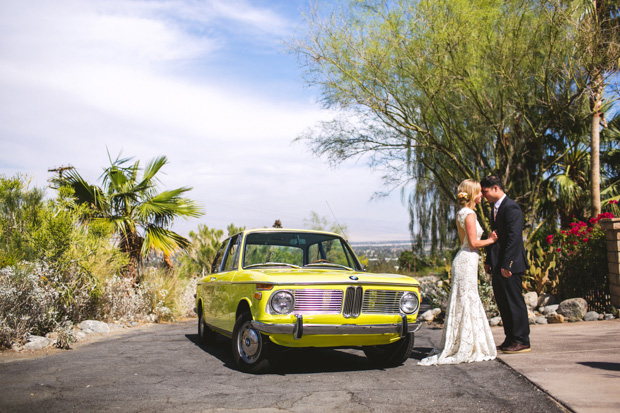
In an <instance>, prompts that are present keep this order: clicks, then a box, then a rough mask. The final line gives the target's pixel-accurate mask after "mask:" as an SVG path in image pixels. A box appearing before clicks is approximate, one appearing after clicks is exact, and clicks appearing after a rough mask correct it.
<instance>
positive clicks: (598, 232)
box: [526, 212, 614, 312]
mask: <svg viewBox="0 0 620 413" xmlns="http://www.w3.org/2000/svg"><path fill="white" fill-rule="evenodd" d="M613 217H614V215H613V214H612V213H609V212H605V213H602V214H600V215H599V216H598V217H596V218H592V219H590V221H589V222H588V223H586V222H583V221H579V220H575V221H574V222H572V223H571V224H570V228H567V229H562V230H560V231H559V232H558V233H555V234H549V235H547V237H546V240H545V242H546V243H547V244H548V246H547V249H546V250H543V249H542V248H541V250H542V251H543V253H542V254H541V252H540V250H538V251H537V250H536V249H533V250H532V252H534V253H535V254H534V259H533V261H534V263H535V264H538V265H540V267H539V269H538V270H539V273H541V274H549V275H548V276H547V278H548V279H549V282H547V283H545V284H543V285H542V286H543V288H541V291H542V292H546V293H551V294H557V295H559V296H560V298H561V299H566V298H574V297H581V298H584V299H585V300H586V301H587V302H588V305H589V307H590V308H591V309H592V310H595V311H599V312H604V311H608V310H609V307H610V295H609V284H608V279H607V245H606V241H605V232H604V231H603V230H602V229H601V227H600V225H599V223H598V222H599V220H600V219H601V218H613ZM532 274H534V275H532ZM535 274H536V273H534V272H533V271H531V270H530V272H529V273H528V274H527V277H526V280H528V281H529V282H530V283H532V282H533V281H534V282H537V283H538V284H539V285H540V284H541V280H543V281H544V278H541V277H538V281H535V280H536V275H535ZM530 285H531V284H530Z"/></svg>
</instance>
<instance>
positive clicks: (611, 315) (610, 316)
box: [603, 314, 614, 320]
mask: <svg viewBox="0 0 620 413" xmlns="http://www.w3.org/2000/svg"><path fill="white" fill-rule="evenodd" d="M613 319H614V315H613V314H605V315H604V316H603V320H613Z"/></svg>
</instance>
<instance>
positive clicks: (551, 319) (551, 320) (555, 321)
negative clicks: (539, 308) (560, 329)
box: [547, 314, 564, 324]
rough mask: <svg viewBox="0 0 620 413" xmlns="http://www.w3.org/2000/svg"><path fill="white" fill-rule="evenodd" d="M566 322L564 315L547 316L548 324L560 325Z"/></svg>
mask: <svg viewBox="0 0 620 413" xmlns="http://www.w3.org/2000/svg"><path fill="white" fill-rule="evenodd" d="M563 322H564V316H563V315H562V314H552V315H548V316H547V323H549V324H559V323H563Z"/></svg>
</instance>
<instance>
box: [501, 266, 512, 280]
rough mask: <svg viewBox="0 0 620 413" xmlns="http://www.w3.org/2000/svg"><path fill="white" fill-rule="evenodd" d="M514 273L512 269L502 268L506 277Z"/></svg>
mask: <svg viewBox="0 0 620 413" xmlns="http://www.w3.org/2000/svg"><path fill="white" fill-rule="evenodd" d="M511 275H512V271H509V270H506V269H504V268H502V276H503V277H505V278H510V276H511Z"/></svg>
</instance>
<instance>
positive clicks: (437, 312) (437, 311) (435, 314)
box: [431, 308, 442, 317]
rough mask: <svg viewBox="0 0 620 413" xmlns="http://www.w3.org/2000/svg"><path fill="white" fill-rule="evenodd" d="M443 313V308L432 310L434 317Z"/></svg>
mask: <svg viewBox="0 0 620 413" xmlns="http://www.w3.org/2000/svg"><path fill="white" fill-rule="evenodd" d="M441 311H442V310H441V308H433V309H432V310H431V313H433V315H434V316H435V317H437V316H438V315H439V314H441Z"/></svg>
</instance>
